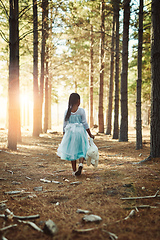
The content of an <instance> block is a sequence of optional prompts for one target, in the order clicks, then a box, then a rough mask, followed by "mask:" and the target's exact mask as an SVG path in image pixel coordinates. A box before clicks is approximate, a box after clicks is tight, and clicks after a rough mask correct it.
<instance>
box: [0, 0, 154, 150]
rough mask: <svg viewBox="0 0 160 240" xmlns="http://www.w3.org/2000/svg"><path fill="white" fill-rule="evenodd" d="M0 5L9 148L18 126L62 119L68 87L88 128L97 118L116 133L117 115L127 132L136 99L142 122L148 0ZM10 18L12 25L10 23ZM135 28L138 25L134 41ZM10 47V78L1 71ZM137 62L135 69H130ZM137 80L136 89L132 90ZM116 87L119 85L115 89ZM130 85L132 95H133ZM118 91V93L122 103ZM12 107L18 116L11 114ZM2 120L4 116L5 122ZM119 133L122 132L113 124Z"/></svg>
mask: <svg viewBox="0 0 160 240" xmlns="http://www.w3.org/2000/svg"><path fill="white" fill-rule="evenodd" d="M143 4H144V6H143ZM16 6H17V12H16V10H15V9H16ZM140 6H141V7H140ZM140 9H141V10H140ZM0 11H1V18H0V21H1V31H0V34H1V38H0V46H1V50H0V52H1V54H0V60H1V67H0V75H1V88H0V91H1V92H0V95H1V113H2V114H1V116H0V122H1V126H2V127H6V128H9V132H12V133H13V134H9V136H10V137H9V139H12V140H11V141H9V144H8V146H10V148H16V144H17V140H16V139H17V138H18V140H20V139H21V137H20V135H21V133H20V131H21V128H20V126H21V127H23V128H25V129H29V130H31V131H33V135H35V136H38V135H39V133H40V132H42V131H44V132H47V130H48V129H52V128H54V129H55V128H56V129H60V128H57V126H58V125H60V124H61V125H62V122H63V115H64V110H65V109H66V108H67V101H68V97H69V94H70V93H71V92H78V93H79V94H80V95H81V99H82V101H81V106H82V107H84V108H85V110H86V113H87V118H88V122H89V123H90V127H93V126H95V125H97V126H98V128H99V131H100V132H104V133H107V134H113V138H116V139H118V138H119V128H120V125H121V121H123V116H122V115H125V118H126V120H124V121H125V123H124V124H125V125H126V126H125V127H124V128H125V131H128V130H127V127H128V126H127V124H128V121H129V125H132V126H136V121H137V119H136V118H137V117H136V105H142V114H141V113H140V115H141V118H142V119H140V120H138V121H139V122H140V131H141V126H142V125H148V124H149V123H150V97H151V96H150V95H151V94H150V92H151V90H150V85H151V63H150V56H151V44H150V40H151V36H150V35H151V1H144V3H143V1H140V2H139V1H124V2H121V1H119V0H117V1H116V0H114V1H96V0H95V1H48V0H43V1H29V0H28V1H21V0H19V1H16V0H14V1H9V2H8V1H5V0H4V1H0ZM127 11H129V14H130V15H129V14H128V16H127V15H125V12H126V13H127ZM16 14H17V15H16ZM140 14H141V16H142V18H141V19H142V21H143V23H142V24H143V25H141V26H140V25H139V24H140V21H139V19H140ZM125 18H127V20H125ZM129 18H130V20H129ZM11 20H12V21H11ZM16 21H17V23H16V24H17V28H15V30H13V26H15V22H16ZM116 21H118V22H116ZM125 21H128V24H129V26H128V30H129V32H128V33H127V32H126V35H123V33H124V32H125V28H126V30H127V26H125V25H124V22H125ZM12 24H13V26H12ZM118 28H119V29H118ZM9 29H10V31H9ZM15 32H16V33H17V35H16V34H14V33H15ZM139 32H141V33H142V32H143V39H142V40H140V39H139ZM12 37H13V39H12ZM11 41H13V44H11ZM128 41H129V45H128ZM15 43H16V44H17V45H14V44H15ZM139 43H140V44H141V47H140V46H139ZM142 43H143V54H141V57H142V58H141V60H140V61H141V64H139V63H138V62H137V61H138V49H140V51H141V52H142ZM12 46H13V49H15V48H17V50H16V51H17V53H15V56H16V57H17V65H18V67H17V68H18V70H17V77H16V80H15V81H14V80H13V79H10V76H11V74H9V71H8V68H9V66H11V52H12V50H11V47H12ZM15 46H16V47H15ZM125 46H126V47H127V46H128V47H129V48H128V49H125ZM117 51H118V52H117ZM126 51H127V52H126ZM123 56H124V58H125V59H123ZM125 56H126V57H125ZM128 56H129V57H128ZM13 62H14V60H13ZM127 65H128V67H127ZM140 65H142V68H141V70H140V71H141V76H140V75H139V76H138V66H140ZM13 68H14V67H13ZM10 69H11V68H10ZM10 71H11V70H10ZM123 75H126V76H123ZM127 76H128V77H127ZM121 78H124V81H123V80H122V79H121ZM8 79H9V83H8ZM137 79H140V85H141V86H140V87H141V88H142V89H139V90H138V89H137ZM13 82H17V83H16V84H17V85H15V88H17V89H16V90H15V91H16V93H15V95H16V96H18V99H20V101H19V100H17V102H20V104H19V103H15V105H16V106H17V107H13V106H14V100H13V99H11V100H10V101H8V100H7V99H8V89H9V92H10V91H12V87H13V88H14V86H12V84H11V83H13ZM122 82H124V83H125V85H126V86H125V88H124V87H122V86H121V84H122ZM117 84H118V85H117ZM8 86H9V88H8ZM120 88H122V89H124V90H122V89H121V92H120ZM137 91H140V94H141V98H140V100H138V99H136V92H137ZM11 95H12V94H11ZM122 96H125V99H124V101H125V104H126V105H125V108H124V109H123V107H122V105H121V103H122V102H123V99H121V98H122ZM109 101H110V103H109ZM120 101H121V103H120ZM16 108H18V109H19V110H15V109H16ZM140 108H141V106H140ZM7 109H9V115H8V110H7ZM120 109H121V112H120ZM18 112H19V113H18ZM16 114H17V119H20V120H19V121H20V122H19V121H18V120H13V118H14V116H15V115H16ZM115 115H116V116H115ZM18 116H20V117H18ZM8 119H12V120H11V121H9V126H8ZM11 122H12V123H11ZM18 122H19V123H18ZM16 124H18V125H16ZM11 125H12V126H11ZM18 126H19V127H18ZM16 129H19V130H16ZM16 131H17V133H15V134H14V132H16ZM122 132H123V130H122ZM127 134H128V133H125V135H126V136H125V137H124V140H125V141H127V138H128V137H127ZM13 135H15V136H13ZM17 135H18V137H17ZM120 135H124V133H121V128H120ZM120 137H121V136H120ZM121 140H122V141H123V139H121ZM139 145H140V147H141V145H142V144H141V143H140V144H139Z"/></svg>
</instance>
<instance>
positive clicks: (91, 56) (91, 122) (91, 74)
mask: <svg viewBox="0 0 160 240" xmlns="http://www.w3.org/2000/svg"><path fill="white" fill-rule="evenodd" d="M89 76H90V127H91V128H92V127H93V124H94V122H93V25H92V24H91V31H90V73H89Z"/></svg>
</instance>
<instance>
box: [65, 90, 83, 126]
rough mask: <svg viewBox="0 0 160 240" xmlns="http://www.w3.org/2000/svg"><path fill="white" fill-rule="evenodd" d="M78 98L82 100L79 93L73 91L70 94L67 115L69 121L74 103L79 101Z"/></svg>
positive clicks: (66, 118)
mask: <svg viewBox="0 0 160 240" xmlns="http://www.w3.org/2000/svg"><path fill="white" fill-rule="evenodd" d="M78 100H80V96H79V94H78V93H71V95H70V96H69V101H68V110H67V113H66V116H65V121H67V120H68V119H69V117H70V116H71V110H72V107H73V105H74V104H76V103H77V102H78Z"/></svg>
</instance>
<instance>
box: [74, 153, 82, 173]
mask: <svg viewBox="0 0 160 240" xmlns="http://www.w3.org/2000/svg"><path fill="white" fill-rule="evenodd" d="M83 162H84V157H81V158H80V159H79V167H78V170H77V172H76V173H75V175H76V176H80V175H81V172H82V168H83Z"/></svg>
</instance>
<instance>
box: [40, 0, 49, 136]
mask: <svg viewBox="0 0 160 240" xmlns="http://www.w3.org/2000/svg"><path fill="white" fill-rule="evenodd" d="M47 8H48V0H42V44H41V77H40V132H42V108H43V89H44V75H45V69H44V66H45V51H46V29H47V17H48V16H47V15H48V14H47V13H48V12H47Z"/></svg>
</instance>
